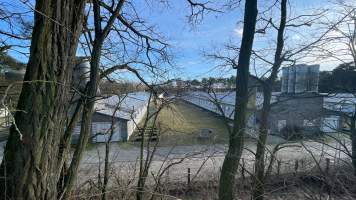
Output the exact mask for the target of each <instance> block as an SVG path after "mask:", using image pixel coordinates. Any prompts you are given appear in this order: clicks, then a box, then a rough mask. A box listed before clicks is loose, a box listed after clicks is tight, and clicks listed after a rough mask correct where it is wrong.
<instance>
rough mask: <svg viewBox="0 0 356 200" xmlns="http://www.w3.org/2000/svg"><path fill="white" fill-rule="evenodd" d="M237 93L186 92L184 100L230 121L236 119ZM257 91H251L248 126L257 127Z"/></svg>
mask: <svg viewBox="0 0 356 200" xmlns="http://www.w3.org/2000/svg"><path fill="white" fill-rule="evenodd" d="M235 96H236V92H235V91H226V92H215V93H207V92H203V91H190V92H186V93H185V94H184V95H183V96H182V99H183V100H185V101H186V102H188V103H191V104H194V105H196V106H198V107H200V108H202V109H205V110H208V111H210V112H212V113H215V114H217V115H220V116H224V117H225V118H227V119H229V120H233V119H234V114H235ZM255 99H256V98H255V90H252V91H251V96H250V101H249V104H248V111H249V117H248V122H247V125H248V126H249V127H254V126H255V122H256V120H255Z"/></svg>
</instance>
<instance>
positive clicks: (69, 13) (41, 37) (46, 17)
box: [0, 0, 85, 199]
mask: <svg viewBox="0 0 356 200" xmlns="http://www.w3.org/2000/svg"><path fill="white" fill-rule="evenodd" d="M84 7H85V0H76V1H73V0H62V1H57V0H51V1H48V0H37V1H36V6H35V9H36V12H35V14H34V22H35V24H34V29H33V33H32V41H31V48H30V57H29V62H28V64H27V69H26V74H25V77H24V81H25V82H24V84H23V88H22V91H21V94H20V97H19V102H18V105H17V110H18V111H17V112H16V113H15V117H14V118H15V120H14V123H15V124H16V126H15V125H12V126H11V128H10V135H9V139H8V142H7V144H6V147H5V150H4V157H3V161H2V164H1V167H0V177H5V178H3V179H0V190H1V192H0V193H1V195H0V199H56V198H57V181H58V179H59V173H60V171H59V170H58V167H59V166H58V159H53V158H56V157H57V156H58V153H59V144H60V139H61V137H62V136H63V132H64V124H65V123H64V122H65V119H66V114H67V110H68V99H67V96H68V93H69V89H70V81H71V80H70V79H71V74H72V67H73V66H74V59H75V54H76V49H77V44H78V40H79V35H80V33H81V29H82V19H83V13H84Z"/></svg>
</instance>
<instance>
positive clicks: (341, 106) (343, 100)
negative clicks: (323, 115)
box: [323, 93, 356, 113]
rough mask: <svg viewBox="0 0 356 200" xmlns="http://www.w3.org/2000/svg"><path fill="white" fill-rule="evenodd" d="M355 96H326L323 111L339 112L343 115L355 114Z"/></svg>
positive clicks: (347, 94) (349, 94)
mask: <svg viewBox="0 0 356 200" xmlns="http://www.w3.org/2000/svg"><path fill="white" fill-rule="evenodd" d="M355 106H356V95H355V94H352V93H335V94H327V95H326V96H325V97H324V105H323V107H324V108H325V109H329V110H333V111H339V112H344V113H353V112H355Z"/></svg>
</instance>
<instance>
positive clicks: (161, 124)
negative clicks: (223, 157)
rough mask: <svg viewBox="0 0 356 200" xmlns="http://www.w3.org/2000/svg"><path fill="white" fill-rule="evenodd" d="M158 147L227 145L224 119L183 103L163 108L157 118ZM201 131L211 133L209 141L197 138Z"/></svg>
mask: <svg viewBox="0 0 356 200" xmlns="http://www.w3.org/2000/svg"><path fill="white" fill-rule="evenodd" d="M156 124H157V127H158V128H159V130H160V134H161V137H160V145H175V144H176V145H192V144H209V143H227V141H228V131H227V128H226V125H225V122H224V119H223V118H221V117H219V116H217V115H216V114H214V113H212V112H209V111H206V110H203V109H201V108H199V107H197V106H194V105H191V104H189V103H186V102H183V101H176V102H174V103H172V104H170V105H169V106H167V107H165V108H163V109H162V110H161V111H160V113H159V115H158V117H157V122H156ZM201 129H210V130H212V131H213V137H211V138H210V139H200V138H198V136H199V133H200V131H201Z"/></svg>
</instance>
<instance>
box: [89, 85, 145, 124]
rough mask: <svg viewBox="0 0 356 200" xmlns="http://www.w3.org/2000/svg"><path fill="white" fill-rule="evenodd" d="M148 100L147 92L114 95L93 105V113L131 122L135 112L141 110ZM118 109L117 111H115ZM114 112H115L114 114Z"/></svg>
mask: <svg viewBox="0 0 356 200" xmlns="http://www.w3.org/2000/svg"><path fill="white" fill-rule="evenodd" d="M149 98H150V93H148V92H133V93H128V94H125V95H120V96H118V95H114V96H109V97H106V98H103V99H100V100H98V101H97V102H96V103H95V107H94V109H95V112H97V113H100V114H104V115H108V116H113V114H114V113H115V117H117V118H121V119H126V120H131V119H132V115H133V114H135V112H137V111H139V110H140V109H143V108H144V107H145V106H146V105H147V103H148V101H149ZM117 107H119V108H118V109H116V108H117ZM115 110H117V111H116V112H115Z"/></svg>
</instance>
